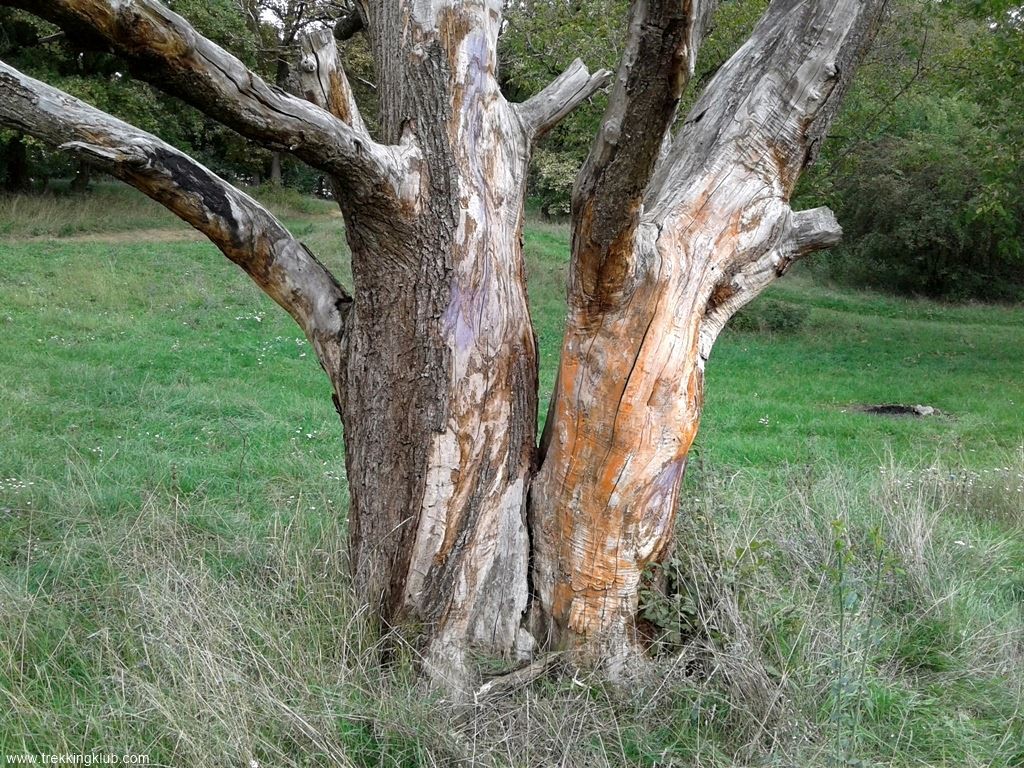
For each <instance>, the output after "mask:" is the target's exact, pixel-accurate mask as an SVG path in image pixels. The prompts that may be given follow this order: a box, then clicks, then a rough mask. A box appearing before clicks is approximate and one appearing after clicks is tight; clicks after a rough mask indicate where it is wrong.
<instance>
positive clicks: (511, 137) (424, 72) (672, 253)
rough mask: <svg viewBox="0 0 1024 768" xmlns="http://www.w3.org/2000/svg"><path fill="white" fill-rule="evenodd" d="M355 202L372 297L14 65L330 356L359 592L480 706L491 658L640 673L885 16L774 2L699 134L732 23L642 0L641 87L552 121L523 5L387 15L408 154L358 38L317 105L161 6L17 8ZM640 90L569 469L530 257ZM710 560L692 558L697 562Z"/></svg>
mask: <svg viewBox="0 0 1024 768" xmlns="http://www.w3.org/2000/svg"><path fill="white" fill-rule="evenodd" d="M4 2H5V4H10V5H16V6H18V7H21V8H23V9H26V10H28V11H30V12H32V13H35V14H37V15H39V16H41V17H42V18H44V19H47V20H49V21H51V22H53V23H55V24H57V25H59V26H60V27H61V28H62V29H63V30H65V31H66V33H67V34H68V36H69V37H70V38H72V39H73V40H74V41H75V42H76V43H78V44H80V45H84V46H94V47H100V48H104V49H109V50H112V51H114V52H115V53H117V54H118V55H119V56H121V57H123V58H124V59H126V60H127V61H128V62H129V63H130V64H131V65H132V67H133V69H134V71H135V73H136V74H137V75H138V76H140V77H143V78H145V79H147V80H149V81H150V82H151V83H152V84H154V85H155V86H156V87H158V88H161V89H163V90H164V91H166V92H168V93H171V94H173V95H175V96H178V97H179V98H181V99H183V100H185V101H186V102H188V103H190V104H192V105H194V106H196V107H198V108H199V109H200V110H202V111H204V112H206V113H207V114H208V115H210V116H212V117H214V118H216V119H218V120H220V121H221V122H223V123H224V124H226V125H228V126H230V127H231V128H234V129H235V130H237V131H239V132H240V133H242V134H243V135H245V136H247V137H248V138H250V139H253V140H255V141H257V142H260V143H262V144H263V145H264V146H266V147H268V148H270V149H271V150H287V151H289V152H291V153H292V154H294V155H295V156H297V157H298V158H300V159H301V160H303V161H304V162H306V163H308V164H309V165H311V166H313V167H314V168H317V169H319V170H320V171H322V172H323V173H325V174H326V175H327V176H328V177H329V178H330V179H331V181H332V184H333V186H334V190H335V194H336V196H337V199H338V203H339V205H340V207H341V210H342V213H343V215H344V219H345V225H346V226H345V232H346V236H347V238H348V244H349V246H350V249H351V253H352V274H353V280H354V285H355V290H354V295H352V296H350V295H349V294H348V293H346V291H345V290H344V289H343V288H342V287H341V286H340V285H339V283H338V282H337V281H336V280H335V279H334V278H333V276H332V275H331V274H330V273H329V272H328V271H327V270H326V269H325V268H324V266H323V265H322V264H321V263H320V262H319V261H318V260H317V259H316V257H315V256H313V254H312V253H310V252H309V250H308V249H307V248H306V247H305V246H303V245H302V244H301V243H300V242H298V241H297V240H295V239H294V238H293V237H292V236H291V235H290V234H289V233H288V232H287V230H286V229H285V228H284V227H283V226H282V225H281V223H280V222H278V221H277V220H276V219H275V218H274V217H273V216H272V215H271V214H269V213H268V212H267V211H266V210H264V209H263V208H262V207H261V206H260V205H259V204H258V203H256V202H255V201H254V200H252V199H251V198H250V197H248V196H247V195H245V194H244V193H243V192H241V191H239V190H237V189H235V188H233V187H232V186H231V185H230V184H228V183H227V182H225V181H223V180H222V179H220V178H218V177H217V176H215V175H214V174H213V173H211V172H210V171H208V170H207V169H205V168H204V167H202V166H201V165H200V164H198V163H197V162H195V161H194V160H192V159H191V158H189V157H187V156H185V155H184V154H182V153H181V152H178V151H176V150H174V149H172V148H171V147H169V146H168V145H167V144H165V143H164V142H162V141H160V140H159V139H157V138H156V137H154V136H152V135H150V134H147V133H145V132H143V131H141V130H138V129H136V128H134V127H132V126H130V125H127V124H125V123H123V122H121V121H118V120H116V119H114V118H112V117H110V116H109V115H106V114H104V113H102V112H100V111H99V110H97V109H95V108H93V107H90V106H88V105H86V104H84V103H82V102H80V101H78V100H76V99H73V98H71V97H70V96H67V95H65V94H63V93H61V92H59V91H57V90H55V89H53V88H51V87H49V86H47V85H45V84H43V83H41V82H38V81H36V80H33V79H31V78H29V77H26V76H25V75H23V74H20V73H19V72H17V71H15V70H14V69H12V68H10V67H8V66H5V65H3V66H0V123H2V124H3V125H6V126H9V127H14V128H16V129H18V130H21V131H24V132H26V133H29V134H32V135H34V136H37V137H39V138H41V139H43V140H44V141H47V142H49V143H51V144H53V145H57V146H60V147H63V148H64V149H66V150H68V151H70V152H73V153H77V154H78V155H79V156H80V157H83V158H86V159H88V161H89V162H90V163H92V164H94V165H96V166H97V167H100V168H102V169H104V170H106V171H107V172H109V173H111V174H113V175H115V176H117V177H118V178H120V179H122V180H124V181H126V182H127V183H129V184H131V185H133V186H135V187H137V188H138V189H140V190H142V191H143V192H144V193H146V194H147V195H149V196H150V197H152V198H154V199H156V200H158V201H160V202H161V203H163V204H164V205H165V206H167V207H168V208H170V209H171V210H172V211H174V212H175V213H176V214H177V215H178V216H180V217H181V218H182V219H184V220H185V221H187V222H188V223H190V224H191V225H192V226H194V227H196V228H197V229H199V230H201V231H202V232H204V233H205V234H206V235H207V236H208V237H209V238H210V240H211V241H212V242H213V243H214V244H216V245H217V247H218V248H220V249H221V250H222V251H223V252H224V253H225V254H226V255H227V256H228V258H230V259H231V260H232V261H234V262H235V263H237V264H238V265H239V266H240V267H241V268H242V269H243V270H245V271H246V272H247V273H248V274H249V275H250V277H252V278H253V280H255V281H256V282H257V283H258V284H259V285H260V287H261V288H262V289H263V290H264V291H266V292H267V294H269V295H270V296H271V297H272V298H273V299H274V300H275V301H276V302H277V303H278V304H280V305H281V306H282V307H283V308H284V309H285V310H286V311H288V312H289V313H290V314H291V315H292V317H294V318H295V320H296V322H298V324H299V325H300V326H301V327H302V329H303V331H304V332H305V333H306V335H307V336H308V337H309V339H310V340H311V342H312V344H313V346H314V348H315V350H316V352H317V356H318V358H319V360H320V363H321V365H322V366H323V368H324V370H325V371H326V373H327V376H328V378H329V380H330V383H331V385H332V389H333V395H334V398H335V400H336V403H337V405H338V409H339V412H340V413H341V417H342V420H343V422H344V427H345V438H346V445H345V456H346V466H347V472H348V482H349V487H350V490H351V508H350V511H349V527H350V531H351V534H350V559H351V565H352V575H353V584H354V588H355V589H356V590H357V593H358V594H359V595H361V596H364V597H365V599H366V600H367V601H369V603H370V604H371V606H372V609H373V610H374V611H375V613H376V615H377V616H378V617H379V619H380V621H381V624H382V626H386V627H396V628H399V629H402V630H404V631H406V632H407V634H409V635H410V636H411V637H412V638H413V640H414V642H416V643H418V645H419V647H420V648H422V651H423V658H424V662H425V668H426V670H427V671H428V673H429V674H430V675H431V676H433V677H434V678H435V679H437V680H441V681H443V682H445V683H446V684H447V685H448V686H449V687H451V688H454V689H460V688H463V687H464V686H465V685H467V684H468V683H469V681H470V680H471V670H470V669H469V664H468V654H469V653H470V652H471V651H473V652H480V653H485V654H500V655H505V656H510V655H514V654H519V655H524V654H529V653H531V652H536V651H538V650H544V649H550V648H558V649H566V650H569V651H570V652H572V653H574V654H575V655H576V656H577V657H578V658H579V659H580V660H581V661H584V662H588V663H592V664H601V665H605V666H607V667H610V668H612V669H618V668H621V667H622V666H623V665H624V664H627V663H628V662H629V659H631V658H632V657H633V655H634V653H635V650H636V638H635V636H634V616H635V613H636V610H637V591H638V586H639V583H640V579H641V574H642V572H643V571H644V569H645V568H646V567H647V566H648V565H649V564H651V563H652V562H655V561H657V560H658V559H659V558H660V557H663V556H664V555H665V553H666V552H667V549H668V547H669V544H670V542H671V540H672V527H673V517H674V513H675V509H676V506H677V501H678V495H679V489H680V481H681V480H682V477H683V472H684V469H685V466H686V457H687V453H688V450H689V448H690V445H691V442H692V441H693V438H694V435H695V433H696V431H697V426H698V422H699V419H700V413H701V407H702V400H703V380H704V367H705V364H706V362H707V360H708V355H709V354H710V351H711V347H712V345H713V344H714V341H715V338H716V336H717V335H718V334H719V332H720V331H721V329H722V327H723V326H724V325H725V323H726V321H727V320H728V319H729V317H730V316H731V315H732V314H733V313H734V312H735V311H736V310H737V309H739V308H740V307H741V306H742V305H744V304H745V303H747V302H749V301H750V300H751V299H753V298H754V297H755V296H757V295H758V293H760V292H761V291H762V290H763V289H764V288H765V287H766V286H767V285H768V284H769V283H770V282H771V281H772V280H774V279H775V278H776V277H778V276H779V275H782V274H783V273H784V272H785V271H786V269H787V267H788V266H789V265H790V264H791V263H792V262H793V261H794V260H795V259H798V258H800V257H801V256H803V255H805V254H807V253H809V252H811V251H814V250H816V249H820V248H824V247H827V246H829V245H832V244H834V243H836V242H837V241H838V239H839V237H840V234H841V231H840V229H839V226H838V224H837V223H836V221H835V218H834V217H833V216H832V214H831V212H830V211H828V210H827V209H815V210H810V211H799V212H798V211H793V210H792V209H791V208H790V205H789V200H790V195H791V194H792V192H793V188H794V185H795V184H796V181H797V178H798V176H799V175H800V172H801V171H802V170H803V169H804V168H805V167H806V166H807V165H808V164H809V163H810V162H812V161H813V159H814V157H815V154H816V152H817V149H818V147H819V146H820V143H821V141H822V140H823V138H824V137H825V134H826V131H827V130H828V126H829V124H830V122H831V120H832V118H833V116H834V115H835V113H836V110H837V109H838V107H839V104H840V101H841V99H842V97H843V94H844V92H845V91H846V89H847V86H848V84H849V81H850V78H851V76H852V73H853V71H854V68H855V66H856V64H857V61H858V59H859V57H860V55H861V53H862V51H863V49H864V48H865V45H866V43H867V42H868V40H869V38H870V36H871V32H872V30H873V28H874V26H875V22H876V21H877V19H878V17H879V14H880V13H881V0H774V2H772V4H771V5H770V6H769V8H768V10H767V12H766V13H765V15H764V17H763V18H762V19H761V21H760V22H759V23H758V25H757V27H756V29H755V30H754V32H753V34H752V36H751V37H750V39H749V40H748V41H747V42H746V43H745V44H744V45H743V46H742V47H741V48H740V50H739V51H737V53H736V54H735V55H734V56H733V57H732V58H731V59H730V60H729V62H728V63H727V64H726V65H725V66H723V67H722V68H721V69H720V71H719V72H718V73H717V74H716V75H715V77H714V78H713V80H712V81H711V82H710V83H709V84H708V86H707V88H706V90H705V92H704V93H703V94H702V95H701V96H700V97H699V99H698V100H697V102H696V105H695V106H694V108H693V109H692V110H691V112H690V114H689V115H688V116H687V117H686V119H685V121H684V123H683V124H682V126H681V127H680V128H679V129H678V130H676V131H674V132H673V130H672V126H673V124H674V123H675V119H676V109H677V104H678V102H679V98H680V94H681V93H682V91H683V89H684V88H685V86H686V84H687V81H688V80H689V78H690V76H691V74H692V72H693V69H694V62H695V60H696V56H697V51H698V48H699V46H700V43H701V39H702V36H703V33H704V30H705V27H706V26H707V23H708V19H709V16H710V14H711V12H712V11H713V9H714V8H713V6H714V0H634V2H633V4H632V9H631V13H630V19H629V26H628V32H627V36H628V37H627V40H626V45H625V48H624V54H623V56H622V60H621V62H620V64H619V66H618V71H617V72H616V73H614V75H613V74H612V73H610V72H605V71H600V72H596V73H593V74H591V73H589V72H588V71H587V69H586V67H585V66H584V65H583V64H582V63H581V62H579V61H577V62H576V63H574V64H573V65H572V66H571V67H570V68H569V69H568V70H567V71H566V72H565V73H564V74H562V75H561V76H559V77H558V78H556V79H555V80H554V81H553V82H552V83H551V84H550V85H549V86H548V87H547V88H545V89H544V90H543V91H541V92H540V93H538V94H537V95H535V96H534V97H532V98H530V99H529V100H528V101H526V102H524V103H521V104H512V103H509V102H508V101H507V100H506V99H505V98H504V97H503V96H502V94H501V92H500V90H499V87H498V81H497V79H496V76H495V69H496V66H497V57H496V46H497V40H498V34H499V32H500V30H501V24H502V13H501V12H502V3H501V2H500V0H389V1H388V2H371V1H370V0H363V2H361V3H359V4H358V18H359V21H360V24H359V26H360V27H361V29H362V33H363V34H365V35H367V37H368V40H369V43H370V47H371V49H372V52H373V56H374V59H375V63H376V75H377V87H378V93H379V95H380V114H379V125H380V130H379V133H378V135H374V136H371V135H370V134H369V132H368V131H367V129H366V126H365V124H364V122H363V120H362V119H361V118H360V116H359V112H358V109H357V106H356V104H355V101H354V99H353V98H352V92H351V89H350V88H349V85H348V82H347V80H346V77H345V73H344V72H343V71H342V69H341V67H340V65H339V62H338V57H337V55H336V51H335V48H334V40H333V39H332V37H331V35H330V34H318V35H313V36H311V37H310V38H309V39H308V40H307V41H306V42H305V48H304V51H305V52H304V59H303V64H302V66H301V67H300V69H301V70H302V77H303V91H304V94H305V96H306V99H302V98H299V97H295V96H291V95H288V94H286V93H284V92H283V91H281V90H279V89H277V88H275V87H272V86H270V85H268V84H267V83H265V82H264V81H263V80H262V79H260V78H259V77H258V76H257V75H256V74H254V73H253V72H251V71H249V70H247V69H246V67H245V66H244V65H243V64H242V63H241V62H240V61H239V60H238V59H236V58H235V57H234V56H232V55H231V54H229V53H228V52H226V51H224V50H223V49H221V48H219V47H218V46H217V45H215V44H213V43H212V42H210V41H209V40H207V39H205V38H203V37H202V36H200V35H199V34H198V33H197V32H196V31H195V30H194V29H193V28H192V27H191V26H190V25H189V24H188V23H187V22H186V21H185V20H184V19H182V18H181V17H180V16H177V15H176V14H174V13H172V12H171V11H169V10H168V9H166V8H165V7H164V6H162V5H161V4H160V3H159V2H157V1H156V0H4ZM609 82H610V83H611V91H610V99H609V106H608V110H607V113H606V114H605V116H604V119H603V121H602V123H601V127H600V131H599V134H598V135H597V137H596V138H595V140H594V144H593V147H592V150H591V153H590V157H589V159H588V160H587V162H586V164H585V166H584V168H583V169H582V171H581V173H580V175H579V178H578V179H577V182H576V187H575V191H574V194H573V234H572V256H571V265H570V277H569V285H568V299H569V315H568V320H567V326H566V330H565V338H564V342H563V346H562V357H561V362H560V366H559V373H558V382H557V386H556V389H555V392H554V395H553V397H552V401H551V403H550V406H549V410H548V419H547V423H546V428H545V432H544V435H543V438H542V439H541V440H540V445H539V447H538V441H537V435H536V434H535V433H536V428H535V425H536V423H537V408H538V403H537V349H536V342H535V338H534V333H533V328H532V326H531V321H530V315H529V309H528V305H527V298H526V271H525V268H524V263H523V254H522V228H523V203H524V195H525V184H526V175H527V166H528V164H529V161H530V153H531V148H532V146H533V145H534V143H535V142H536V140H537V138H538V137H540V136H541V135H543V134H544V133H545V132H546V131H548V130H550V129H551V128H552V126H554V125H555V124H556V123H557V122H558V121H559V120H560V119H561V118H562V117H564V116H565V115H566V114H568V113H569V112H570V111H571V110H572V109H573V108H574V107H576V106H577V105H578V104H579V103H580V102H582V101H583V100H585V99H587V98H588V97H589V96H590V95H591V94H593V93H594V92H595V91H597V90H598V89H600V88H603V87H604V86H605V85H607V84H608V83H609ZM680 544H681V546H686V544H687V542H685V541H684V542H680Z"/></svg>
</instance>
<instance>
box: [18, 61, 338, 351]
mask: <svg viewBox="0 0 1024 768" xmlns="http://www.w3.org/2000/svg"><path fill="white" fill-rule="evenodd" d="M0 125H4V126H6V127H10V128H14V129H17V130H19V131H24V132H25V133H27V134H30V135H32V136H35V137H37V138H39V139H41V140H43V141H45V142H47V143H48V144H52V145H55V146H59V147H60V148H62V149H65V150H69V151H72V152H75V153H76V154H79V155H81V156H84V157H86V158H88V160H89V162H91V163H93V164H95V165H97V166H99V167H101V168H103V170H105V171H107V172H108V173H110V174H111V175H113V176H116V177H117V178H119V179H121V180H122V181H125V182H126V183H128V184H130V185H131V186H133V187H135V188H137V189H139V190H140V191H141V192H143V193H144V194H146V195H148V196H149V197H151V198H153V199H154V200H156V201H157V202H159V203H161V204H162V205H164V206H166V207H167V208H168V209H170V210H171V211H172V212H173V213H174V214H175V215H177V216H178V217H179V218H181V219H182V220H184V221H186V222H187V223H189V224H191V225H192V226H193V227H195V228H196V229H198V230H199V231H200V232H202V233H203V234H205V235H206V236H207V237H208V238H209V239H210V240H211V241H212V242H213V243H214V245H216V246H217V247H218V248H219V249H220V250H221V251H222V252H223V253H224V255H225V256H227V257H228V258H229V259H230V260H231V261H233V262H234V263H235V264H237V265H238V266H240V267H241V268H242V269H243V270H244V271H245V272H246V273H247V274H248V275H249V276H250V277H251V278H252V279H253V280H254V281H255V282H256V284H257V285H259V287H260V288H262V289H263V291H264V292H266V294H267V295H268V296H270V297H271V298H272V299H273V300H274V301H276V302H277V303H278V304H280V305H281V306H282V307H283V308H284V309H285V310H286V311H287V312H288V313H289V314H290V315H291V316H292V317H293V318H295V321H296V322H297V323H298V324H299V326H300V327H301V328H302V330H303V331H304V332H305V333H306V336H307V337H308V338H309V339H310V341H311V342H312V343H313V345H314V347H315V349H316V351H317V354H318V356H319V358H320V360H321V363H323V364H324V365H325V366H337V365H339V364H340V361H341V356H342V346H341V345H342V332H343V327H344V322H345V316H346V314H347V312H348V308H349V305H350V302H351V298H350V297H349V296H348V294H347V293H346V292H345V290H344V288H342V287H341V285H340V284H339V283H338V281H337V280H335V278H334V276H333V275H331V273H330V272H329V271H328V270H327V269H326V268H325V267H324V266H323V265H322V264H321V263H320V262H319V261H318V260H317V259H316V257H315V256H313V254H312V253H311V252H310V251H309V250H308V249H307V248H306V246H305V245H303V244H302V243H300V242H299V241H298V240H296V239H295V238H294V237H292V235H291V234H290V233H289V232H288V230H287V229H285V227H284V226H283V225H282V224H281V223H280V222H279V221H278V220H277V219H276V218H275V217H274V216H273V215H272V214H271V213H270V212H269V211H267V210H266V209H265V208H264V207H263V206H262V205H260V204H259V203H257V202H256V201H255V200H253V199H252V198H251V197H249V196H248V195H246V194H245V193H243V192H241V191H240V190H238V189H236V188H235V187H233V186H231V185H230V184H228V183H227V182H226V181H224V180H223V179H220V178H219V177H217V176H216V175H215V174H214V173H212V172H211V171H209V170H208V169H206V168H205V167H203V166H202V165H200V164H199V163H197V162H196V161H195V160H193V159H192V158H190V157H188V156H187V155H185V154H183V153H182V152H179V151H178V150H176V149H174V148H173V147H172V146H170V145H169V144H167V143H165V142H163V141H161V140H160V139H158V138H157V137H156V136H153V135H152V134H149V133H146V132H144V131H141V130H139V129H138V128H135V127H133V126H131V125H129V124H127V123H124V122H122V121H120V120H118V119H116V118H114V117H111V116H110V115H108V114H106V113H105V112H102V111H100V110H98V109H96V108H94V107H91V106H89V105H88V104H86V103H84V102H82V101H79V100H78V99H76V98H73V97H71V96H69V95H67V94H65V93H63V92H62V91H59V90H57V89H56V88H53V87H51V86H49V85H46V84H45V83H41V82H39V81H38V80H34V79H32V78H30V77H28V76H26V75H24V74H22V73H21V72H18V71H17V70H16V69H14V68H12V67H10V66H8V65H7V64H5V63H3V62H0Z"/></svg>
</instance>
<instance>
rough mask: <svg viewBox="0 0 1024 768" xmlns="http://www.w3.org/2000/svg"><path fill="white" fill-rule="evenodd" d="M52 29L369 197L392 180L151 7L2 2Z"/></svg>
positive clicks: (354, 141)
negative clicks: (104, 51) (109, 54)
mask: <svg viewBox="0 0 1024 768" xmlns="http://www.w3.org/2000/svg"><path fill="white" fill-rule="evenodd" d="M0 4H4V5H14V6H17V7H20V8H24V9H25V10H27V11H29V12H30V13H33V14H35V15H37V16H40V17H41V18H44V19H46V20H48V21H51V22H53V23H54V24H57V25H58V26H60V27H61V28H62V29H64V30H65V32H67V34H68V36H69V37H72V38H74V39H75V40H77V41H78V42H81V43H83V44H86V45H90V46H93V47H110V48H112V49H113V50H114V51H116V52H117V53H118V54H119V55H121V56H124V57H125V58H126V59H127V60H128V61H129V62H130V63H131V65H132V67H133V71H134V73H135V74H136V75H138V76H139V77H141V78H143V79H145V80H148V81H149V82H151V83H153V84H154V85H156V86H157V87H159V88H161V89H162V90H165V91H167V92H168V93H171V94H173V95H175V96H177V97H179V98H181V99H182V100H183V101H185V102H188V103H189V104H192V105H193V106H195V107H197V108H199V109H200V110H202V111H203V112H205V113H207V114H208V115H210V116H211V117H213V118H215V119H217V120H219V121H221V122H223V123H224V124H225V125H228V126H230V127H231V128H234V129H235V130H237V131H238V132H239V133H241V134H243V135H245V136H247V137H248V138H250V139H253V140H255V141H257V142H259V143H261V144H264V145H265V146H267V147H270V148H272V149H280V150H287V151H289V152H292V153H293V154H295V155H296V156H297V157H299V158H300V159H302V160H303V161H304V162H306V163H308V164H309V165H311V166H313V167H314V168H319V169H321V170H323V171H326V172H328V173H331V174H333V175H335V176H338V177H339V178H342V179H344V180H345V182H346V184H347V185H349V187H350V190H351V192H352V193H353V194H357V195H358V194H360V193H362V192H365V193H367V194H372V193H374V192H375V188H379V186H380V184H381V181H382V180H394V178H395V176H396V174H397V170H396V168H395V167H394V166H395V164H396V160H395V157H394V151H393V150H392V149H390V148H388V147H384V146H381V145H377V144H375V143H373V142H371V141H369V140H368V139H367V137H365V136H362V135H359V134H358V133H357V132H356V131H354V130H353V129H352V128H351V127H350V126H348V125H346V124H345V123H344V122H343V121H340V120H339V119H337V118H336V117H334V116H333V115H331V114H330V113H328V112H327V111H326V110H323V109H321V108H319V107H317V106H316V105H314V104H311V103H310V102H308V101H306V100H304V99H301V98H298V97H296V96H292V95H290V94H288V93H285V92H284V91H282V90H281V89H279V88H276V87H274V86H271V85H269V84H268V83H266V82H265V81H264V80H263V79H262V78H261V77H259V76H258V75H256V74H255V73H254V72H252V71H251V70H249V69H248V68H247V67H246V66H245V65H244V64H243V63H242V62H241V61H240V60H239V59H238V58H236V57H235V56H233V55H232V54H230V53H228V52H227V51H225V50H224V49H223V48H221V47H220V46H218V45H216V44H215V43H213V42H212V41H210V40H208V39H207V38H205V37H203V36H202V35H201V34H199V33H198V32H197V31H196V30H195V29H194V28H193V27H192V26H191V25H190V24H189V23H188V22H187V21H186V20H185V19H183V18H182V17H181V16H179V15H178V14H176V13H174V12H172V11H170V10H168V9H167V8H166V7H165V6H163V5H162V4H161V3H159V2H158V1H157V0H0Z"/></svg>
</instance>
